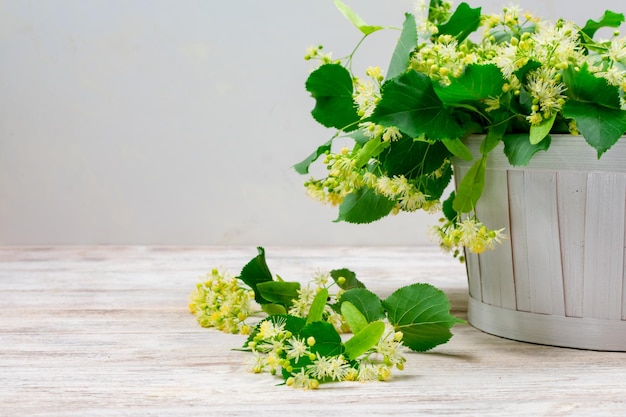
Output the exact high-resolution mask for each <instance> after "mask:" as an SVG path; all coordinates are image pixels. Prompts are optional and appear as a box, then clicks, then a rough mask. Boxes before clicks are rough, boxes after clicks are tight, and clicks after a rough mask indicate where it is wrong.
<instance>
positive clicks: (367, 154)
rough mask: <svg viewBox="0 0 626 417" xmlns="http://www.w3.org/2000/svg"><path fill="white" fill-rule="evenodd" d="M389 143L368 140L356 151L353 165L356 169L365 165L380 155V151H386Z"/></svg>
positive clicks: (376, 139) (374, 139) (375, 139)
mask: <svg viewBox="0 0 626 417" xmlns="http://www.w3.org/2000/svg"><path fill="white" fill-rule="evenodd" d="M389 145H390V142H386V141H382V140H380V139H378V138H373V139H370V140H369V141H368V142H367V143H366V144H365V145H363V147H362V148H361V149H359V150H358V152H357V154H356V158H355V161H354V163H355V164H356V166H357V167H358V168H361V167H362V166H364V165H366V164H367V163H368V162H369V161H370V159H372V158H375V157H377V156H378V155H380V153H381V152H382V151H384V150H385V149H387V148H388V147H389Z"/></svg>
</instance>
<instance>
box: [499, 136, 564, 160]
mask: <svg viewBox="0 0 626 417" xmlns="http://www.w3.org/2000/svg"><path fill="white" fill-rule="evenodd" d="M551 140H552V138H551V137H550V135H548V136H546V138H545V139H544V140H542V141H541V142H539V143H538V144H536V145H533V144H532V143H530V138H529V134H528V133H516V134H510V135H505V136H504V138H502V141H503V142H504V154H505V155H506V157H507V158H508V159H509V164H511V165H512V166H524V165H528V162H530V160H531V158H532V157H533V155H534V154H536V153H537V152H539V151H547V150H548V148H549V147H550V143H551Z"/></svg>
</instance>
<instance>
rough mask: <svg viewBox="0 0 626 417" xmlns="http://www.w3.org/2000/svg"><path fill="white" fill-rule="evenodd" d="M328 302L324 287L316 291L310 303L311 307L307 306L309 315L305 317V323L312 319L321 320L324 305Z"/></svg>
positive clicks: (310, 321)
mask: <svg viewBox="0 0 626 417" xmlns="http://www.w3.org/2000/svg"><path fill="white" fill-rule="evenodd" d="M327 302H328V290H327V289H326V288H322V289H320V290H319V291H318V293H317V294H316V295H315V298H314V299H313V302H312V303H311V307H310V308H309V316H308V317H307V321H306V322H307V324H309V323H313V322H314V321H320V320H322V317H324V307H326V303H327Z"/></svg>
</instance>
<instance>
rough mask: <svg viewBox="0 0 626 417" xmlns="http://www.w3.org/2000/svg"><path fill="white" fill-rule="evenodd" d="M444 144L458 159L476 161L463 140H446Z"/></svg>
mask: <svg viewBox="0 0 626 417" xmlns="http://www.w3.org/2000/svg"><path fill="white" fill-rule="evenodd" d="M442 142H443V144H444V145H445V146H446V148H448V150H449V151H450V152H452V154H453V155H454V156H456V157H457V158H461V159H463V160H464V161H471V160H472V159H474V155H472V152H470V150H469V149H468V148H467V146H465V144H464V143H463V142H462V141H461V139H444V140H442Z"/></svg>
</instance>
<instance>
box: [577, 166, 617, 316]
mask: <svg viewBox="0 0 626 417" xmlns="http://www.w3.org/2000/svg"><path fill="white" fill-rule="evenodd" d="M625 188H626V175H623V174H614V173H595V172H592V173H590V174H589V176H588V183H587V215H586V220H585V235H586V243H585V266H584V274H585V277H584V289H585V293H584V301H583V314H584V317H590V318H598V319H618V320H620V319H621V317H622V304H623V302H622V293H623V284H622V282H623V275H624V258H623V255H624V211H625V210H626V205H625V202H624V193H623V192H616V191H615V190H624V189H625Z"/></svg>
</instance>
